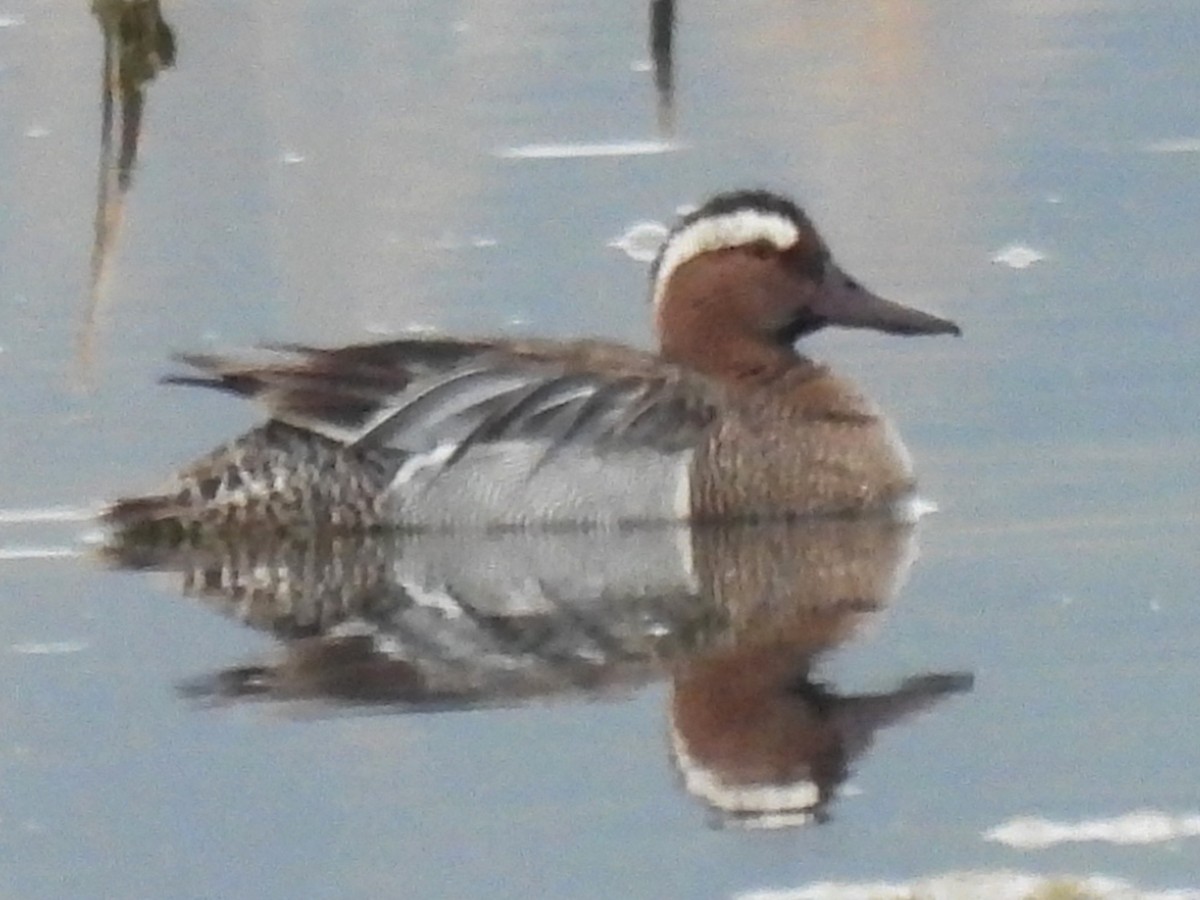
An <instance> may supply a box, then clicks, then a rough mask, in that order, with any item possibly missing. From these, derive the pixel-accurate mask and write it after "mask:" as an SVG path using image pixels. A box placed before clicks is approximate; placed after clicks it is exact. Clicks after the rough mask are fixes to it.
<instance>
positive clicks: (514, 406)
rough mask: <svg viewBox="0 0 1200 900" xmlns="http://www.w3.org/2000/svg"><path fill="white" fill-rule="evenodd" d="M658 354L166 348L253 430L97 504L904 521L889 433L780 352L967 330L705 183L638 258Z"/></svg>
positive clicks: (905, 479)
mask: <svg viewBox="0 0 1200 900" xmlns="http://www.w3.org/2000/svg"><path fill="white" fill-rule="evenodd" d="M649 294H650V303H651V308H652V312H653V321H654V329H655V332H656V335H657V339H658V349H657V351H656V352H650V351H646V350H641V349H636V348H633V347H629V346H625V345H621V344H618V343H614V342H609V341H604V340H598V339H592V338H585V339H578V340H568V341H558V340H547V339H537V338H486V339H467V338H455V337H443V336H436V337H435V336H425V337H404V338H400V339H395V340H387V341H382V342H373V343H360V344H353V345H350V346H342V347H333V348H328V347H314V346H308V345H301V344H273V345H266V346H264V347H261V348H259V351H258V352H257V353H256V354H255V355H253V356H252V357H245V356H243V357H228V356H222V355H213V354H182V355H179V356H177V357H176V358H175V359H176V361H177V362H179V363H181V364H183V365H186V366H188V367H189V368H190V369H191V370H192V371H191V372H189V373H185V374H173V375H170V376H168V377H167V378H165V379H163V380H164V381H165V382H166V383H169V384H176V385H191V386H199V387H204V388H212V389H216V390H219V391H223V392H226V393H229V394H233V395H236V396H238V397H242V398H248V399H250V400H253V401H255V402H257V403H258V404H259V405H261V406H262V407H263V408H264V409H265V410H266V414H267V418H266V421H265V422H264V423H262V424H260V425H258V426H256V427H254V428H252V429H251V430H249V431H248V432H246V433H244V434H242V435H240V436H239V437H237V438H235V439H233V440H232V441H230V442H229V443H226V444H224V445H222V446H220V447H218V448H217V449H215V450H213V451H212V452H210V453H208V454H207V455H205V456H203V457H201V458H200V459H198V460H197V461H195V462H194V463H192V464H190V465H188V466H186V467H184V468H183V469H182V470H180V471H179V472H178V473H177V474H175V475H174V476H173V477H172V478H171V479H170V480H169V481H168V483H167V484H166V485H165V486H163V487H162V488H161V489H159V490H157V491H155V492H153V493H150V494H144V495H139V496H132V497H126V498H123V499H119V500H117V501H115V502H114V503H112V504H110V505H109V506H108V507H107V509H106V510H105V511H104V513H103V514H102V518H103V519H104V520H105V521H107V522H108V523H109V524H110V525H112V526H114V527H116V528H117V529H118V530H119V531H120V532H122V533H125V534H134V533H137V532H139V531H144V530H145V529H151V530H156V529H159V528H162V527H169V528H172V529H175V530H182V531H185V532H192V531H195V530H205V529H245V528H251V529H254V528H267V529H274V530H290V529H323V528H329V529H334V530H351V531H353V530H360V529H377V528H387V529H401V530H414V531H430V530H455V529H479V528H482V529H508V528H517V529H537V528H563V527H566V528H577V527H582V528H594V527H626V526H644V525H654V524H662V523H675V524H680V523H683V524H689V525H695V524H700V523H726V522H737V521H764V520H772V521H773V520H781V519H784V520H786V519H794V518H807V517H814V516H857V515H865V514H871V513H889V514H898V511H899V510H901V509H902V508H904V507H905V506H906V504H910V503H911V501H912V500H913V498H914V497H915V493H914V492H915V486H916V479H915V475H914V471H913V463H912V459H911V457H910V455H909V453H908V451H907V449H906V448H905V447H904V444H903V443H902V441H901V440H900V438H899V436H898V434H897V432H896V429H895V428H894V426H893V425H892V424H891V423H890V422H889V421H888V420H887V418H886V417H885V416H884V415H883V413H882V412H881V411H880V410H879V409H878V408H877V406H876V405H875V404H874V403H873V402H872V401H871V400H870V399H869V398H868V397H867V396H865V395H864V394H863V393H862V392H861V391H860V390H859V389H858V388H857V387H856V386H855V385H854V384H853V383H852V382H851V381H849V380H847V379H845V378H843V377H842V376H839V375H837V374H836V373H834V372H833V371H832V370H831V369H830V368H829V367H827V366H826V365H823V364H821V363H818V362H815V361H813V360H812V359H810V358H808V357H807V356H805V355H803V354H802V353H801V352H799V351H798V350H797V348H796V343H797V341H798V340H799V339H801V338H803V337H805V336H807V335H810V334H812V333H814V332H816V331H818V330H820V329H822V328H825V327H828V326H841V327H846V328H867V329H874V330H876V331H881V332H885V333H889V334H898V335H935V334H950V335H958V334H961V331H960V329H959V326H958V325H957V324H956V323H955V322H953V321H951V320H949V319H946V318H942V317H940V316H936V315H933V314H931V313H928V312H924V311H922V310H919V309H916V308H913V307H910V306H906V305H903V304H901V303H897V302H895V301H892V300H888V299H885V298H883V297H881V296H879V295H877V294H875V293H872V292H871V291H870V290H868V289H867V288H865V287H864V286H863V285H862V284H860V283H859V282H858V281H856V280H855V279H853V278H851V277H850V276H849V275H847V274H846V273H845V272H843V271H842V269H841V268H840V267H839V266H838V265H837V264H836V263H835V261H834V259H833V256H832V254H831V253H830V251H829V248H828V246H827V245H826V243H825V241H824V240H823V239H822V237H821V236H820V234H819V233H818V231H817V229H816V227H815V226H814V225H813V223H812V222H811V221H810V219H809V218H808V216H807V215H806V214H805V212H804V211H803V210H802V209H801V208H800V206H798V205H797V204H796V203H795V202H794V201H793V200H791V199H789V198H787V197H785V196H783V195H782V194H779V193H775V192H772V191H768V190H761V189H741V190H733V191H727V192H724V193H720V194H717V195H715V196H713V197H711V198H710V199H708V200H707V201H706V202H704V203H702V204H701V205H700V206H698V207H697V208H695V209H694V210H692V211H691V212H688V213H686V214H684V215H682V216H681V217H680V218H679V219H678V221H677V222H675V224H674V225H673V226H672V227H671V228H670V229H669V231H668V233H667V236H666V238H665V239H664V241H663V243H662V245H661V248H660V249H659V251H658V254H657V256H656V258H655V259H654V261H653V263H652V265H651V267H650V290H649Z"/></svg>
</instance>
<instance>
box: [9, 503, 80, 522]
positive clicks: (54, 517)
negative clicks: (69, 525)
mask: <svg viewBox="0 0 1200 900" xmlns="http://www.w3.org/2000/svg"><path fill="white" fill-rule="evenodd" d="M96 515H97V510H95V509H84V508H82V507H78V506H47V507H45V508H44V509H0V525H27V524H30V523H38V522H87V521H88V520H90V519H94V518H96Z"/></svg>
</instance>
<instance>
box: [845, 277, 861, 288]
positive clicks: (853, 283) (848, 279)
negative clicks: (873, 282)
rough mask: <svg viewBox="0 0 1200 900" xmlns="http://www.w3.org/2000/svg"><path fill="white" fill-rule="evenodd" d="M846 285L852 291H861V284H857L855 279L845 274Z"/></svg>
mask: <svg viewBox="0 0 1200 900" xmlns="http://www.w3.org/2000/svg"><path fill="white" fill-rule="evenodd" d="M846 287H848V288H850V290H852V291H861V290H862V285H861V284H859V283H858V282H857V281H855V280H854V279H853V278H851V277H850V276H849V275H847V276H846Z"/></svg>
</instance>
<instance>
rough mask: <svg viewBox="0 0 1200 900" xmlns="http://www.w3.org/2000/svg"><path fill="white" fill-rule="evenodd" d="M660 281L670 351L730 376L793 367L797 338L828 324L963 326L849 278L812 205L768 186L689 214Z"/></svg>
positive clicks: (662, 336)
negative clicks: (809, 212) (805, 207)
mask: <svg viewBox="0 0 1200 900" xmlns="http://www.w3.org/2000/svg"><path fill="white" fill-rule="evenodd" d="M651 278H652V284H653V287H652V290H653V300H654V314H655V324H656V327H657V330H658V337H659V343H660V346H661V349H662V353H663V355H664V356H665V357H666V358H668V359H670V360H672V361H673V362H677V363H680V364H681V365H685V366H688V367H690V368H693V369H696V370H699V371H702V372H707V373H708V374H711V375H716V376H722V377H727V378H736V379H739V380H741V379H751V380H757V379H766V378H770V377H772V376H774V375H776V374H778V373H780V372H782V371H784V370H786V369H787V368H789V367H790V366H792V365H794V364H795V362H796V360H797V359H798V357H797V354H796V352H795V349H794V347H793V344H794V343H795V342H796V340H797V339H799V338H801V337H803V336H804V335H806V334H809V333H811V332H814V331H816V330H818V329H820V328H823V327H825V326H826V325H842V326H844V327H848V328H873V329H875V330H877V331H885V332H888V333H891V334H959V333H960V332H959V328H958V326H957V325H955V324H954V323H953V322H951V321H949V320H948V319H942V318H939V317H937V316H933V315H930V314H928V313H924V312H921V311H920V310H917V309H913V308H911V307H907V306H903V305H901V304H899V303H894V302H892V301H890V300H885V299H884V298H882V297H879V296H877V295H876V294H873V293H871V292H870V291H868V290H867V289H866V288H864V287H862V286H861V285H860V284H858V282H856V281H855V280H854V279H852V278H850V277H849V276H847V275H846V274H845V273H844V272H842V270H841V269H839V268H838V266H837V265H836V264H835V263H834V261H833V257H832V256H831V255H830V253H829V248H828V247H826V246H825V242H824V241H823V240H822V239H821V236H820V235H819V234H818V233H817V230H816V228H814V227H813V225H812V223H811V222H810V221H809V220H808V217H807V216H806V215H805V214H804V212H803V211H802V210H801V209H800V208H799V207H798V206H796V204H794V203H792V202H791V201H790V200H787V199H785V198H783V197H780V196H778V195H777V194H773V193H770V192H768V191H734V192H731V193H726V194H719V195H718V196H716V197H713V198H712V199H711V200H709V201H708V202H707V203H705V204H704V205H703V206H701V207H700V208H699V209H697V210H695V211H694V212H692V213H689V214H688V215H687V216H685V217H684V218H682V219H681V220H680V221H679V222H678V223H677V224H676V225H675V227H674V228H672V229H671V233H670V234H669V235H668V236H667V239H666V241H665V242H664V243H663V246H662V249H661V250H660V251H659V254H658V258H657V259H656V260H655V261H654V266H653V267H652V269H651Z"/></svg>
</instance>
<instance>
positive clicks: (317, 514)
mask: <svg viewBox="0 0 1200 900" xmlns="http://www.w3.org/2000/svg"><path fill="white" fill-rule="evenodd" d="M402 461H403V456H402V455H401V454H399V453H397V452H395V451H387V450H382V449H365V450H363V449H357V448H351V447H346V446H343V445H341V444H338V443H337V442H335V441H332V440H329V439H327V438H323V437H321V436H320V435H316V434H313V433H312V432H309V431H303V430H301V429H298V428H294V427H292V426H290V425H285V424H283V423H280V422H274V421H272V422H268V423H267V424H265V425H263V426H261V427H259V428H255V429H253V430H251V431H249V432H247V433H246V434H244V435H242V436H241V437H239V438H237V439H236V440H234V441H232V442H231V443H229V444H226V445H223V446H221V447H218V448H217V449H216V450H214V451H212V452H211V453H209V454H208V455H207V456H204V457H202V458H201V459H199V460H198V461H196V462H195V463H193V464H192V465H191V466H189V467H188V468H186V469H184V470H183V471H181V472H180V473H179V474H178V475H176V476H175V478H174V479H173V480H172V482H171V483H169V484H168V485H167V486H166V487H165V488H164V489H162V490H161V491H159V492H157V493H155V494H151V495H147V496H144V497H134V498H130V499H127V500H120V501H118V502H117V503H115V504H114V505H113V506H112V507H111V508H110V509H109V510H108V511H107V512H106V514H105V516H104V518H105V520H106V521H107V522H108V523H109V524H111V525H113V526H114V527H116V528H117V529H119V530H121V531H125V532H129V531H134V530H141V529H165V528H176V529H182V530H188V529H192V528H206V529H212V528H216V529H221V528H245V527H254V528H260V529H262V528H265V529H271V528H278V529H294V528H308V529H313V528H332V529H338V530H350V529H369V528H375V527H380V526H382V525H384V524H386V523H385V521H384V518H383V516H382V515H381V513H380V506H381V504H380V503H379V498H380V497H382V496H383V494H384V492H385V491H386V489H387V487H388V485H389V483H390V482H391V480H392V478H393V476H394V475H395V472H396V470H397V468H398V467H399V465H400V464H401V463H402Z"/></svg>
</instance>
